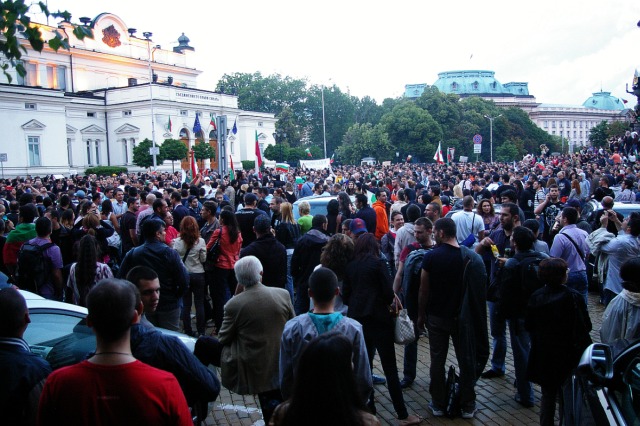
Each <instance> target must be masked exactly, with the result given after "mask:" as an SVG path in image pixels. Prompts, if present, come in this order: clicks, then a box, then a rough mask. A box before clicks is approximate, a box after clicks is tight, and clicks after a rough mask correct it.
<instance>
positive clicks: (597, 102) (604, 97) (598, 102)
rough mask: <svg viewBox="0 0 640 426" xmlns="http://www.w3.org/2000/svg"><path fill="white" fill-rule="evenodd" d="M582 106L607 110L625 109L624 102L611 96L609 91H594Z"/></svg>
mask: <svg viewBox="0 0 640 426" xmlns="http://www.w3.org/2000/svg"><path fill="white" fill-rule="evenodd" d="M582 106H585V107H587V108H593V109H604V110H607V111H622V110H623V109H625V106H624V102H622V101H621V100H620V99H619V98H616V97H615V96H611V92H602V91H600V92H595V93H594V94H593V96H591V97H590V98H589V99H587V100H586V101H584V103H583V104H582Z"/></svg>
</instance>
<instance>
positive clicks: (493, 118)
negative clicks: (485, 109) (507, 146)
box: [484, 114, 502, 163]
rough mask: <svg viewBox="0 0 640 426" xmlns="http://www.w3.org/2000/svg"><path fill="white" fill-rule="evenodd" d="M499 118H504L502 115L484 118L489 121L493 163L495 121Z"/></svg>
mask: <svg viewBox="0 0 640 426" xmlns="http://www.w3.org/2000/svg"><path fill="white" fill-rule="evenodd" d="M498 117H502V114H500V115H496V116H495V117H489V116H488V115H485V116H484V118H486V119H488V120H489V144H490V145H491V162H492V163H493V120H495V119H496V118H498Z"/></svg>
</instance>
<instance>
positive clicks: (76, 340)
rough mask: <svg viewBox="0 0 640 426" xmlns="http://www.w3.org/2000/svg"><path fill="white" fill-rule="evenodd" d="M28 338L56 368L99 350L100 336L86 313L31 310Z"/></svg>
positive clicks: (26, 332) (33, 349) (38, 352)
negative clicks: (98, 337) (90, 323)
mask: <svg viewBox="0 0 640 426" xmlns="http://www.w3.org/2000/svg"><path fill="white" fill-rule="evenodd" d="M29 316H30V318H31V323H30V324H29V327H27V330H26V331H25V333H24V340H25V341H26V342H27V343H28V344H29V346H30V347H31V350H32V351H33V352H34V353H36V354H38V355H40V356H41V357H43V358H44V359H46V360H47V361H48V362H49V364H51V368H53V369H56V368H60V367H63V366H66V365H71V364H75V363H77V362H80V361H82V360H83V359H85V358H86V356H87V354H88V353H90V352H92V351H95V349H96V339H95V335H94V334H93V331H92V330H91V328H89V327H87V324H86V320H85V318H83V316H82V315H79V314H74V313H71V312H69V313H66V312H59V313H51V312H46V311H44V312H38V311H31V312H30V313H29Z"/></svg>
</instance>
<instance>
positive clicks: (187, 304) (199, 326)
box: [182, 272, 206, 334]
mask: <svg viewBox="0 0 640 426" xmlns="http://www.w3.org/2000/svg"><path fill="white" fill-rule="evenodd" d="M189 278H190V279H189V290H187V292H186V293H185V294H184V296H183V297H182V301H183V308H182V324H183V326H184V331H185V332H186V333H189V334H190V333H191V332H192V331H193V330H192V328H191V299H192V298H193V303H194V304H195V305H196V330H197V331H198V334H204V332H205V328H206V320H205V316H204V293H205V283H204V272H203V273H197V274H192V273H189ZM192 294H193V296H192Z"/></svg>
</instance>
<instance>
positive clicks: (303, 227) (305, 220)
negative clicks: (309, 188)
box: [298, 201, 313, 235]
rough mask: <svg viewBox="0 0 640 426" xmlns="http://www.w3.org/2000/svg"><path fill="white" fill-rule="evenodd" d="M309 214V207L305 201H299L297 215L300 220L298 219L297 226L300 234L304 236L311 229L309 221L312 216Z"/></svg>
mask: <svg viewBox="0 0 640 426" xmlns="http://www.w3.org/2000/svg"><path fill="white" fill-rule="evenodd" d="M310 212H311V206H310V205H309V203H308V202H307V201H301V202H300V204H298V213H299V214H300V218H299V219H298V225H300V234H301V235H304V234H306V233H307V232H308V231H309V230H310V229H311V221H312V219H313V216H311V215H310V214H309V213H310Z"/></svg>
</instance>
